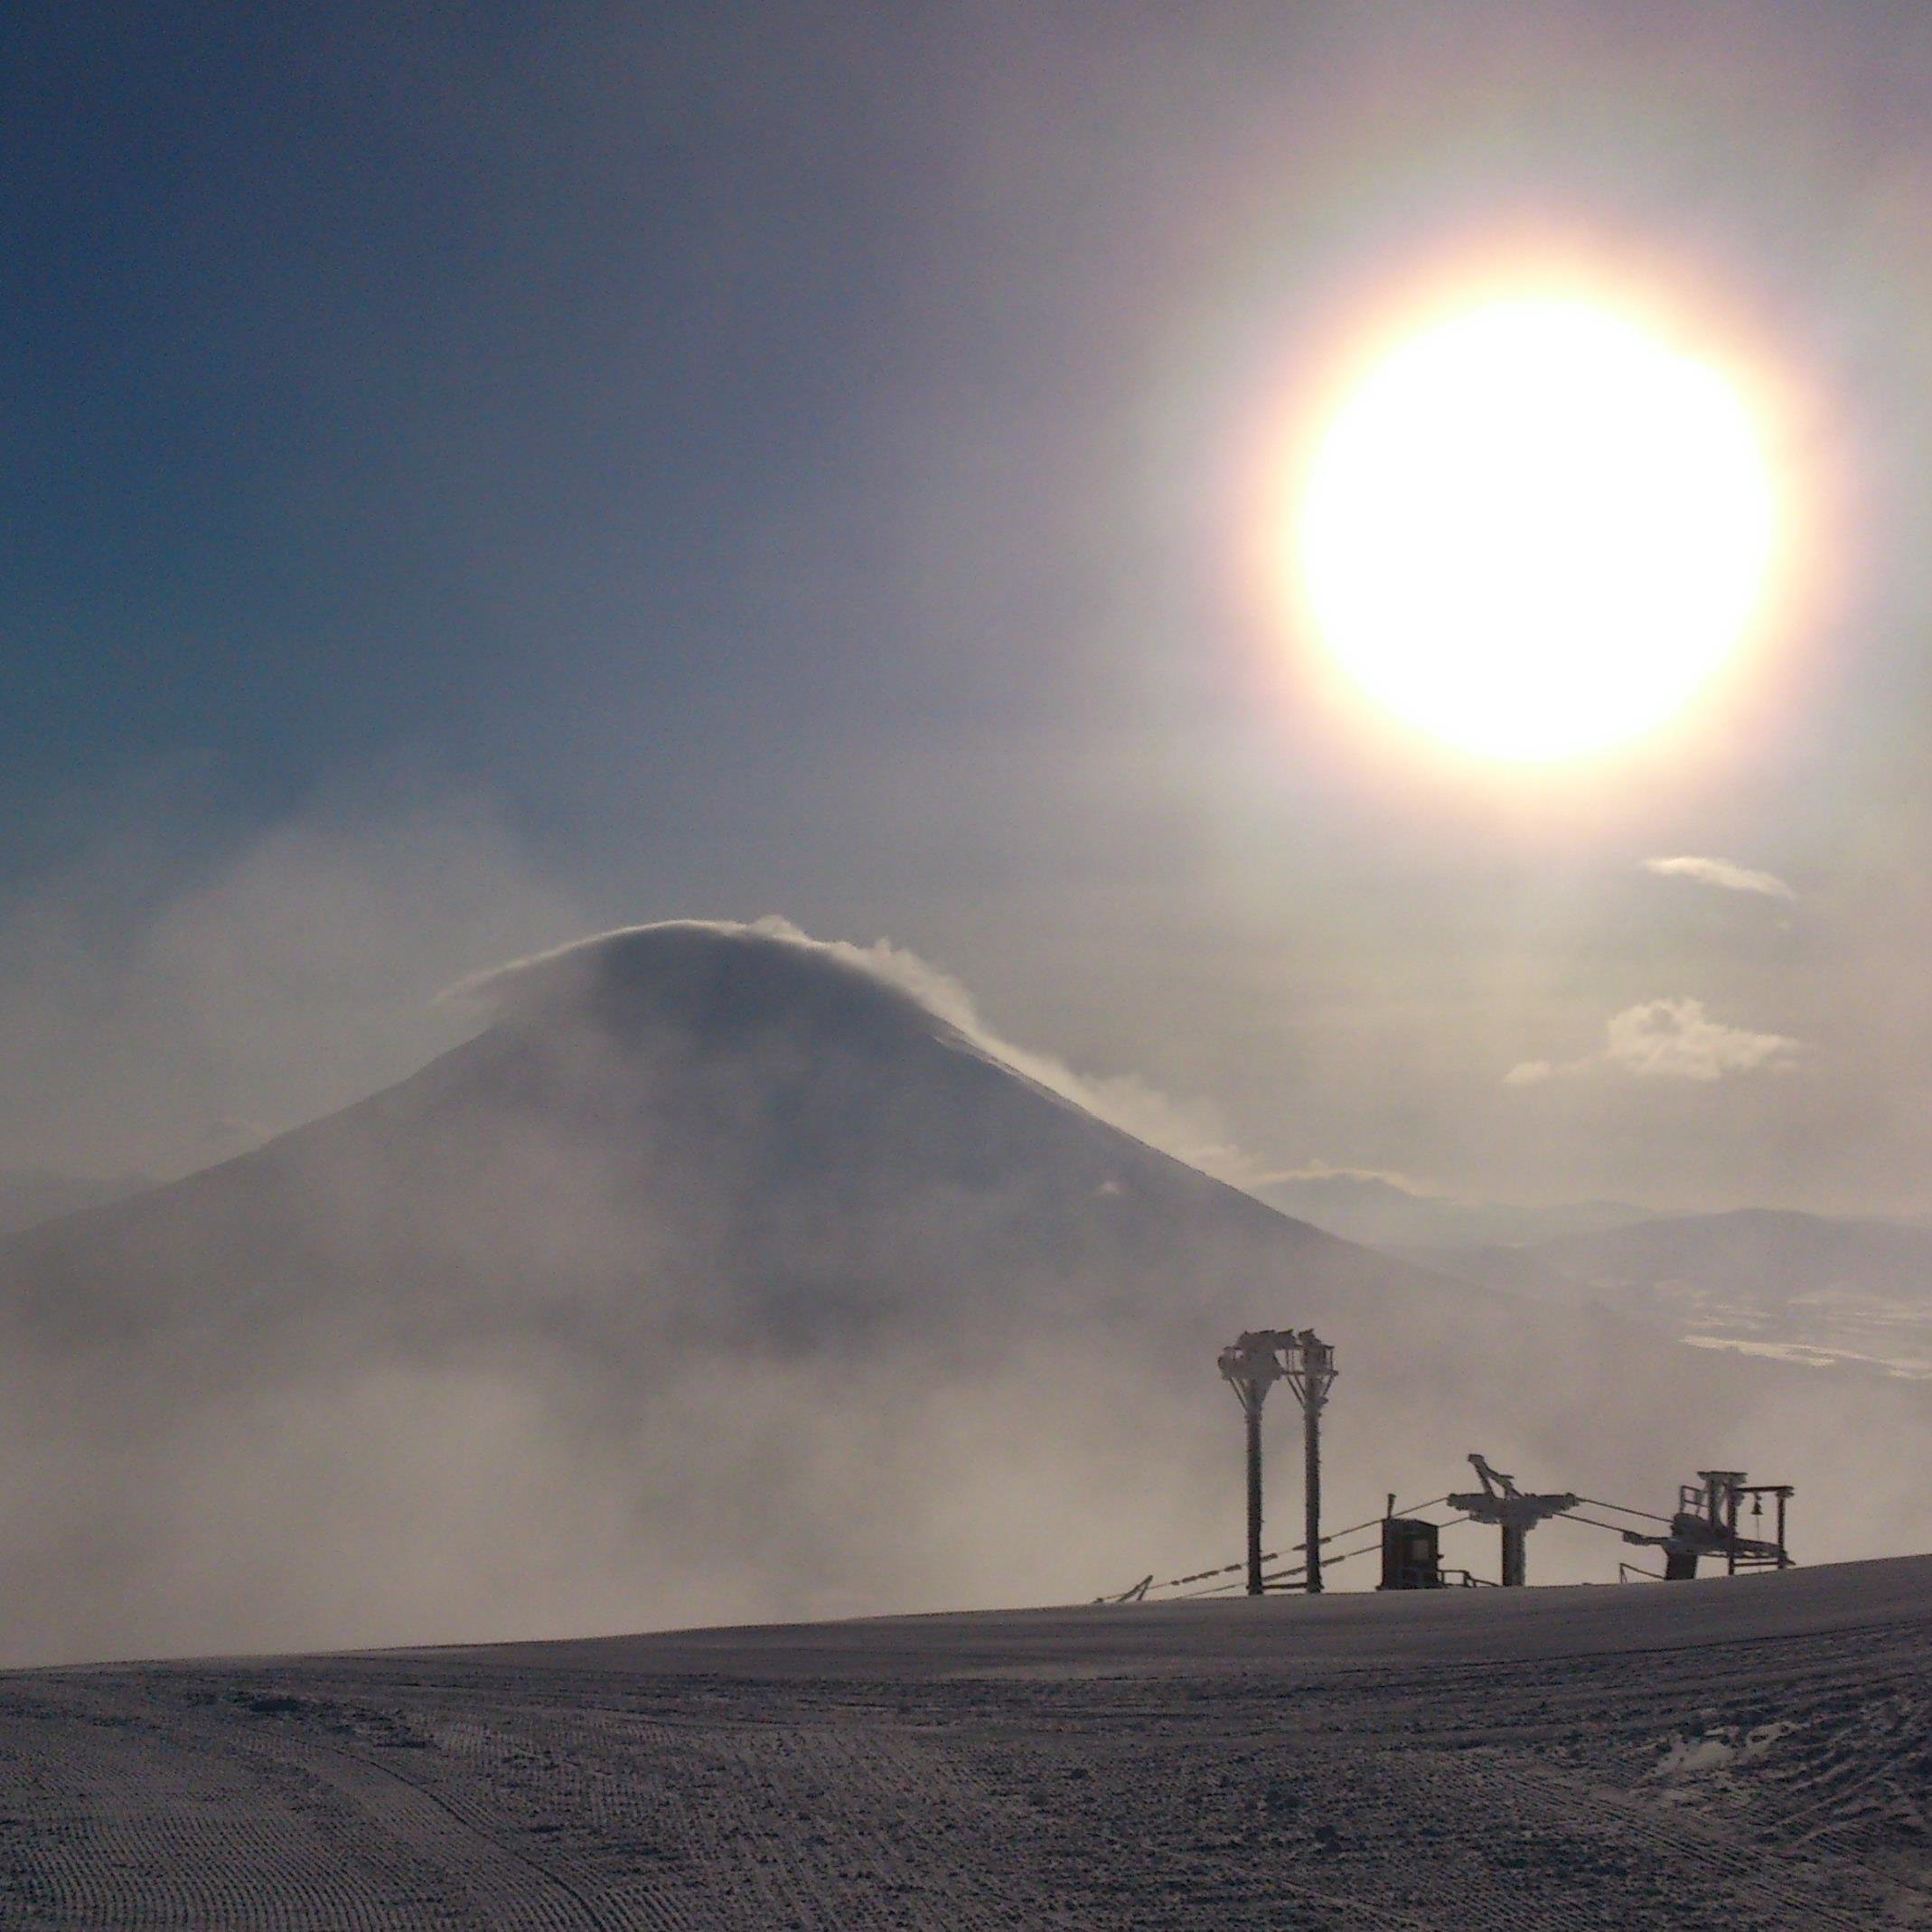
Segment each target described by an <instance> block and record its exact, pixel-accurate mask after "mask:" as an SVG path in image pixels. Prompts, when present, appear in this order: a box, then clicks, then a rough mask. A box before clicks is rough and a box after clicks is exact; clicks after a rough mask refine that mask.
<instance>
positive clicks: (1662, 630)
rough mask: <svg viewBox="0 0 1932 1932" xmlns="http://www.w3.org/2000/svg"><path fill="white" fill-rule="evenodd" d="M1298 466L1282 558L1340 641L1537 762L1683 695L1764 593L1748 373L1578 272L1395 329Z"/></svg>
mask: <svg viewBox="0 0 1932 1932" xmlns="http://www.w3.org/2000/svg"><path fill="white" fill-rule="evenodd" d="M1300 479H1301V480H1300V487H1299V496H1298V501H1297V502H1295V504H1294V506H1293V511H1292V525H1291V533H1290V549H1291V563H1292V569H1293V572H1294V576H1295V577H1296V579H1297V586H1296V587H1297V591H1298V593H1299V600H1300V603H1301V605H1302V607H1303V609H1304V611H1305V613H1306V614H1307V616H1308V619H1309V620H1310V621H1311V622H1312V624H1313V627H1314V629H1315V632H1316V633H1317V634H1318V637H1319V639H1320V641H1321V642H1322V643H1323V644H1324V645H1325V646H1326V648H1327V651H1328V652H1330V653H1332V655H1333V657H1334V658H1335V660H1336V661H1337V662H1338V663H1339V664H1340V666H1341V667H1342V669H1343V670H1344V671H1346V672H1347V674H1348V675H1349V677H1350V678H1351V679H1352V680H1354V682H1355V684H1356V685H1357V686H1359V687H1360V689H1362V690H1363V691H1364V692H1365V693H1366V694H1367V695H1368V696H1369V697H1370V698H1372V699H1374V701H1375V702H1376V703H1378V704H1379V705H1380V706H1382V707H1383V708H1384V709H1385V710H1387V711H1388V712H1390V713H1392V714H1393V715H1394V716H1395V717H1398V718H1400V719H1402V720H1403V721H1405V722H1406V723H1407V724H1409V725H1411V726H1412V727H1415V728H1417V729H1418V730H1420V731H1422V732H1424V733H1426V734H1428V735H1429V736H1432V737H1434V738H1436V739H1438V740H1440V741H1441V742H1443V743H1445V744H1447V745H1449V746H1453V747H1455V748H1457V749H1458V750H1460V751H1462V752H1466V753H1469V754H1474V755H1478V756H1482V757H1487V758H1496V759H1505V760H1509V761H1513V762H1517V763H1524V764H1543V763H1552V762H1555V761H1558V760H1562V759H1566V758H1573V757H1578V756H1580V755H1587V754H1590V753H1593V752H1599V751H1603V750H1606V749H1608V748H1609V747H1612V746H1620V745H1623V744H1626V743H1627V742H1629V741H1631V740H1633V739H1636V738H1638V737H1640V736H1643V735H1644V734H1646V733H1647V732H1650V731H1652V730H1654V729H1655V728H1656V727H1659V726H1661V725H1663V724H1664V723H1665V721H1667V720H1668V719H1670V718H1671V717H1674V715H1675V714H1676V713H1677V712H1679V711H1680V710H1681V709H1682V708H1683V707H1684V706H1685V705H1686V703H1687V702H1688V701H1689V700H1690V699H1692V698H1693V696H1694V695H1695V694H1696V693H1697V692H1698V691H1699V690H1700V689H1701V688H1702V687H1703V686H1704V685H1706V684H1707V683H1708V682H1709V681H1710V680H1712V677H1713V675H1714V674H1715V673H1716V672H1717V671H1719V669H1720V668H1721V666H1722V665H1723V664H1724V663H1725V661H1727V659H1729V658H1730V656H1731V655H1732V653H1733V652H1736V651H1737V649H1738V648H1739V646H1740V643H1741V642H1743V641H1744V640H1745V639H1746V638H1747V636H1748V635H1749V634H1750V633H1751V632H1752V630H1753V628H1754V626H1755V625H1756V624H1757V623H1758V620H1759V618H1760V617H1761V615H1762V614H1763V609H1764V606H1765V604H1766V602H1767V597H1768V589H1769V586H1770V583H1771V579H1772V575H1773V564H1774V561H1775V559H1776V557H1777V551H1778V548H1779V544H1780V541H1781V538H1782V536H1783V534H1784V532H1783V528H1782V526H1783V524H1784V521H1785V510H1784V506H1783V504H1782V502H1781V501H1780V492H1779V489H1778V486H1777V477H1776V472H1775V468H1774V464H1773V463H1772V461H1771V459H1770V455H1769V453H1768V446H1767V437H1766V433H1765V429H1764V427H1763V425H1762V424H1761V423H1760V421H1759V420H1758V416H1757V414H1756V413H1754V410H1753V408H1752V405H1751V402H1750V401H1749V399H1748V392H1747V389H1746V387H1745V386H1744V384H1743V383H1742V382H1740V380H1738V379H1737V378H1736V377H1735V376H1734V375H1733V374H1732V373H1730V372H1729V371H1727V370H1726V369H1725V368H1724V367H1723V366H1722V365H1721V363H1720V362H1719V361H1715V360H1712V359H1709V358H1707V357H1706V356H1704V355H1702V354H1701V353H1698V352H1693V350H1691V349H1689V348H1687V347H1685V346H1683V344H1682V343H1680V342H1677V341H1675V340H1674V339H1673V337H1672V336H1671V334H1670V333H1668V332H1667V331H1665V329H1663V328H1660V327H1659V326H1657V325H1656V324H1655V323H1653V322H1652V321H1650V320H1649V319H1647V318H1646V317H1645V316H1643V315H1641V314H1637V313H1626V312H1623V311H1620V310H1619V309H1618V308H1617V307H1616V306H1614V305H1609V304H1606V303H1603V302H1599V301H1597V300H1595V299H1586V298H1583V297H1580V296H1576V295H1569V294H1538V293H1513V294H1505V295H1489V296H1487V297H1485V298H1483V299H1480V300H1476V301H1471V302H1468V303H1467V304H1465V305H1460V306H1455V307H1451V308H1450V309H1449V311H1448V312H1447V313H1439V314H1437V315H1436V316H1435V317H1434V318H1433V319H1432V320H1430V322H1428V323H1427V324H1423V325H1421V326H1419V327H1417V328H1416V329H1414V330H1413V331H1412V332H1411V333H1407V334H1402V335H1398V336H1396V337H1394V338H1393V340H1392V341H1391V342H1389V343H1387V344H1386V345H1385V346H1384V347H1383V349H1382V351H1381V352H1379V353H1377V354H1375V355H1374V356H1373V357H1371V358H1369V359H1368V360H1367V361H1366V362H1365V364H1364V365H1363V366H1361V367H1360V368H1359V369H1358V370H1357V371H1356V373H1355V376H1354V379H1353V380H1351V381H1350V382H1348V383H1346V385H1345V386H1344V387H1343V388H1342V389H1341V391H1340V393H1339V395H1338V397H1337V398H1336V399H1335V400H1334V401H1333V402H1332V403H1331V405H1330V407H1329V408H1328V410H1327V415H1326V417H1325V418H1324V419H1323V420H1322V421H1321V422H1320V423H1319V424H1318V427H1317V429H1316V432H1315V435H1314V437H1313V440H1312V442H1311V443H1310V445H1308V455H1307V458H1306V461H1305V464H1304V465H1303V467H1302V470H1301V473H1300Z"/></svg>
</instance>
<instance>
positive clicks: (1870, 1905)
mask: <svg viewBox="0 0 1932 1932" xmlns="http://www.w3.org/2000/svg"><path fill="white" fill-rule="evenodd" d="M0 1924H5V1925H8V1926H23V1927H193V1928H207V1932H216V1928H225V1927H249V1928H259V1932H295V1928H298V1927H356V1928H362V1927H368V1928H372V1932H373V1928H381V1927H532V1928H549V1927H557V1928H565V1927H570V1928H576V1927H601V1928H606V1932H618V1928H630V1927H663V1928H668V1932H709V1928H713V1927H813V1928H819V1927H822V1928H826V1932H843V1928H850V1932H885V1928H889V1927H949V1928H950V1927H961V1928H967V1932H977V1928H980V1927H1096V1928H1097V1927H1149V1928H1159V1927H1190V1928H1197V1927H1203V1926H1206V1927H1337V1928H1347V1927H1371V1928H1373V1927H1412V1928H1421V1932H1434V1928H1454V1927H1470V1928H1477V1927H1483V1928H1491V1927H1547V1928H1550V1932H1571V1928H1578V1932H1583V1928H1599V1927H1600V1928H1605V1932H1610V1928H1615V1932H1636V1928H1646V1927H1655V1928H1659V1932H1663V1928H1669V1932H1699V1928H1704V1927H1710V1928H1717V1927H1723V1928H1725V1932H1736V1928H1738V1927H1847V1928H1854V1927H1855V1928H1870V1927H1913V1926H1926V1927H1932V1558H1922V1559H1909V1560H1901V1561H1899V1562H1892V1563H1884V1564H1856V1565H1844V1566H1840V1567H1838V1568H1836V1569H1834V1570H1819V1571H1796V1572H1793V1573H1791V1574H1790V1575H1787V1576H1784V1577H1765V1578H1757V1579H1751V1580H1741V1581H1740V1582H1738V1583H1735V1584H1728V1583H1720V1582H1707V1583H1702V1584H1698V1585H1694V1586H1674V1587H1672V1586H1648V1587H1642V1588H1637V1587H1633V1588H1630V1589H1627V1590H1615V1589H1599V1590H1535V1591H1528V1592H1524V1593H1521V1594H1520V1595H1518V1594H1516V1593H1511V1595H1510V1597H1509V1598H1508V1599H1505V1598H1504V1596H1503V1593H1501V1592H1489V1591H1485V1592H1479V1593H1467V1594H1466V1593H1464V1592H1459V1591H1458V1592H1445V1593H1443V1594H1442V1595H1441V1596H1440V1597H1436V1598H1430V1599H1421V1598H1405V1599H1389V1598H1383V1599H1377V1598H1372V1597H1364V1596H1357V1597H1355V1598H1352V1599H1351V1598H1335V1597H1331V1598H1328V1599H1325V1600H1323V1601H1322V1602H1320V1603H1318V1604H1317V1603H1309V1602H1308V1601H1306V1600H1305V1599H1271V1600H1268V1601H1266V1602H1263V1603H1261V1604H1246V1603H1232V1604H1226V1603H1224V1604H1217V1605H1189V1606H1175V1607H1168V1608H1153V1609H1149V1608H1146V1607H1135V1608H1126V1607H1123V1608H1105V1609H1090V1610H1069V1611H1062V1612H1018V1613H1011V1614H1008V1615H1004V1616H1001V1615H986V1616H964V1617H958V1618H916V1619H894V1620H889V1621H886V1622H883V1623H878V1624H863V1623H860V1624H850V1625H842V1626H824V1627H805V1628H801V1629H793V1630H789V1631H787V1630H746V1631H716V1632H700V1633H689V1634H685V1635H682V1636H668V1637H637V1638H619V1639H603V1640H596V1641H591V1642H586V1643H583V1644H575V1645H573V1644H560V1645H522V1646H498V1647H495V1648H485V1649H471V1650H448V1651H414V1652H390V1653H384V1654H374V1655H342V1656H324V1657H308V1658H286V1659H263V1660H245V1661H240V1662H234V1663H190V1664H155V1665H108V1666H101V1667H95V1668H87V1669H61V1670H48V1671H36V1672H26V1673H15V1674H10V1675H6V1676H4V1677H0Z"/></svg>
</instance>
